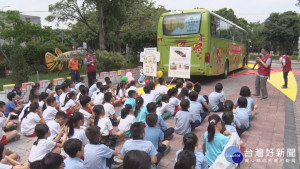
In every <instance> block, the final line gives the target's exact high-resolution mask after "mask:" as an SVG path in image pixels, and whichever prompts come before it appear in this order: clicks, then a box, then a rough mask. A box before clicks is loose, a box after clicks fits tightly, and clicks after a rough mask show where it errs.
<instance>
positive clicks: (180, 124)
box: [174, 99, 200, 135]
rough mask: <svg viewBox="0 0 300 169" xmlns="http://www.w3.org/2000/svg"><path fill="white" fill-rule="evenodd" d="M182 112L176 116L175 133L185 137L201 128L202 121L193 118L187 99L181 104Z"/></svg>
mask: <svg viewBox="0 0 300 169" xmlns="http://www.w3.org/2000/svg"><path fill="white" fill-rule="evenodd" d="M180 106H181V110H179V111H178V112H177V114H176V115H175V120H176V122H175V128H174V129H175V132H176V133H177V134H180V135H184V134H186V133H189V132H191V131H193V130H195V128H196V127H198V126H200V121H199V120H196V119H194V118H193V115H192V113H190V112H189V111H188V109H189V107H190V102H189V101H188V100H187V99H185V100H182V101H181V102H180Z"/></svg>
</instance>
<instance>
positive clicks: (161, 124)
mask: <svg viewBox="0 0 300 169" xmlns="http://www.w3.org/2000/svg"><path fill="white" fill-rule="evenodd" d="M147 111H148V113H149V114H156V104H155V103H154V102H151V103H148V104H147ZM157 119H158V120H157V124H156V126H155V128H158V129H160V130H161V131H162V132H163V133H164V140H171V139H172V138H173V133H174V128H173V127H170V128H167V125H166V122H165V121H164V120H163V118H162V117H161V116H159V115H158V116H157Z"/></svg>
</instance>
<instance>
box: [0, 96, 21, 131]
mask: <svg viewBox="0 0 300 169" xmlns="http://www.w3.org/2000/svg"><path fill="white" fill-rule="evenodd" d="M4 112H5V103H4V102H3V101H0V116H1V117H2V118H3V119H5V126H4V127H3V128H4V129H3V130H6V131H10V130H15V129H17V128H18V125H19V123H18V122H17V121H12V120H10V118H11V116H12V114H15V113H14V112H10V113H9V115H8V117H7V118H6V117H5V115H4Z"/></svg>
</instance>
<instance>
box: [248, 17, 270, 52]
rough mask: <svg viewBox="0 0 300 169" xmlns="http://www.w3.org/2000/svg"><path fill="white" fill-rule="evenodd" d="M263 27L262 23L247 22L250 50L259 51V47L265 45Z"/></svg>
mask: <svg viewBox="0 0 300 169" xmlns="http://www.w3.org/2000/svg"><path fill="white" fill-rule="evenodd" d="M264 29H265V26H264V24H262V23H259V22H252V23H250V24H249V32H248V37H249V39H251V42H252V47H251V49H252V51H251V52H260V49H261V48H262V47H263V46H265V45H267V44H266V37H265V35H264Z"/></svg>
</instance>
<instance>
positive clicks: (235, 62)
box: [232, 56, 237, 67]
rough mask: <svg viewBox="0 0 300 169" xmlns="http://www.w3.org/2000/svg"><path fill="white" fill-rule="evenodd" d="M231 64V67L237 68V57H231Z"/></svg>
mask: <svg viewBox="0 0 300 169" xmlns="http://www.w3.org/2000/svg"><path fill="white" fill-rule="evenodd" d="M232 62H233V66H234V67H237V57H236V56H233V60H232Z"/></svg>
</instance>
